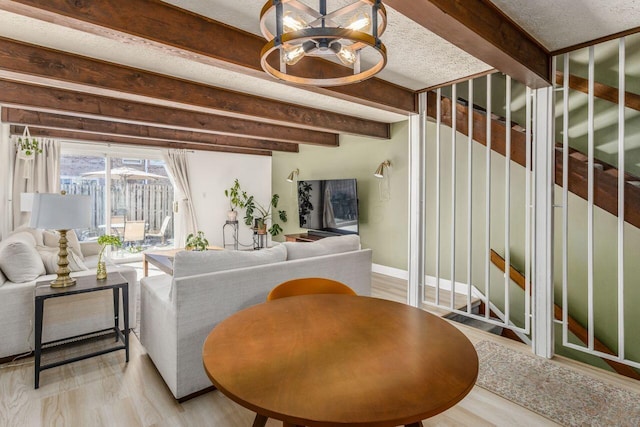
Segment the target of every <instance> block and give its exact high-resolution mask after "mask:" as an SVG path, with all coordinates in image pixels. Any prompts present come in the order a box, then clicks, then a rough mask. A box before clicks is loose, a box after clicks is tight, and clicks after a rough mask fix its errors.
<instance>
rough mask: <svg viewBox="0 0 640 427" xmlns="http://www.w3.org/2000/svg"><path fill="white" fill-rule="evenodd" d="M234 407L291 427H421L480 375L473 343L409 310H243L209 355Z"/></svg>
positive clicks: (344, 303) (318, 304) (294, 306)
mask: <svg viewBox="0 0 640 427" xmlns="http://www.w3.org/2000/svg"><path fill="white" fill-rule="evenodd" d="M202 358H203V363H204V368H205V371H206V372H207V375H208V376H209V378H210V379H211V381H212V382H213V384H214V385H215V386H216V387H217V388H218V389H219V390H220V391H221V392H222V393H224V394H225V395H226V396H227V397H229V398H230V399H231V400H233V401H235V402H237V403H239V404H240V405H242V406H244V407H246V408H249V409H251V410H252V411H254V412H256V413H257V416H256V420H255V422H254V426H259V425H262V426H263V425H264V423H266V420H267V418H274V419H277V420H281V421H282V422H283V425H284V426H309V427H315V426H322V427H328V426H368V427H391V426H398V425H403V424H404V425H407V426H420V425H421V420H423V419H426V418H429V417H432V416H434V415H436V414H439V413H441V412H443V411H445V410H447V409H449V408H451V407H452V406H453V405H455V404H456V403H458V402H459V401H460V400H462V399H463V398H464V397H465V396H466V395H467V394H468V393H469V392H470V391H471V389H472V388H473V386H474V384H475V381H476V378H477V375H478V356H477V354H476V351H475V348H474V347H473V345H472V344H471V342H470V341H469V340H468V339H467V338H466V337H465V336H464V335H463V334H462V333H461V332H460V331H459V330H458V329H456V328H455V327H454V326H452V325H450V324H449V323H448V322H446V321H445V320H442V319H441V318H439V317H437V316H434V315H432V314H430V313H427V312H425V311H423V310H420V309H418V308H415V307H411V306H408V305H405V304H400V303H396V302H392V301H388V300H383V299H378V298H370V297H361V296H349V295H305V296H295V297H289V298H283V299H278V300H274V301H269V302H266V303H262V304H258V305H256V306H253V307H250V308H247V309H245V310H242V311H240V312H238V313H236V314H234V315H232V316H231V317H229V318H227V319H226V320H224V321H223V322H221V323H219V324H218V325H217V326H216V327H215V328H214V329H213V330H212V331H211V333H210V334H209V336H208V337H207V339H206V341H205V343H204V347H203V353H202Z"/></svg>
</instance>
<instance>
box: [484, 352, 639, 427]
mask: <svg viewBox="0 0 640 427" xmlns="http://www.w3.org/2000/svg"><path fill="white" fill-rule="evenodd" d="M475 347H476V350H477V352H478V358H479V360H480V370H479V373H478V381H477V383H476V384H477V385H479V386H480V387H482V388H484V389H486V390H489V391H490V392H492V393H495V394H497V395H499V396H502V397H504V398H505V399H507V400H510V401H512V402H514V403H517V404H518V405H521V406H524V407H525V408H527V409H530V410H532V411H534V412H536V413H538V414H540V415H542V416H544V417H546V418H549V419H550V420H552V421H555V422H557V423H559V424H562V425H565V426H594V427H595V426H607V427H610V426H625V427H626V426H640V394H639V393H633V392H630V391H628V390H625V389H622V388H619V387H615V386H612V385H610V384H607V383H605V382H603V381H600V380H597V379H594V378H591V377H589V376H587V375H584V374H581V373H578V372H575V371H573V370H571V369H568V368H564V367H560V366H557V365H556V364H554V363H552V362H549V361H547V360H545V359H543V358H540V357H536V356H534V355H528V354H524V353H520V352H518V351H516V350H512V349H510V348H508V347H505V346H502V345H500V344H496V343H494V342H491V341H480V342H479V343H477V344H476V345H475ZM639 387H640V385H639ZM639 389H640V388H639Z"/></svg>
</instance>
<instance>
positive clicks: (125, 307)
mask: <svg viewBox="0 0 640 427" xmlns="http://www.w3.org/2000/svg"><path fill="white" fill-rule="evenodd" d="M122 311H123V313H124V352H125V361H126V362H129V286H123V287H122Z"/></svg>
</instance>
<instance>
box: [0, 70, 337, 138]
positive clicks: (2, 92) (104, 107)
mask: <svg viewBox="0 0 640 427" xmlns="http://www.w3.org/2000/svg"><path fill="white" fill-rule="evenodd" d="M0 103H2V104H5V105H6V106H17V107H25V108H27V109H36V110H42V111H49V112H54V113H55V112H66V113H71V114H74V115H78V116H85V117H94V118H98V119H104V118H105V117H109V118H111V119H115V120H117V121H122V122H125V123H139V124H151V125H156V126H162V127H169V128H176V129H186V130H192V131H197V132H205V133H214V134H220V135H231V136H237V137H243V138H255V139H265V140H270V141H284V142H292V143H300V144H316V145H323V146H331V147H335V146H337V145H338V135H336V134H332V133H328V132H319V131H313V130H307V129H300V128H292V127H286V126H279V125H272V124H269V123H260V122H255V121H250V120H243V119H236V118H233V117H223V116H217V115H214V114H208V113H201V112H196V111H188V110H179V109H175V108H169V107H161V106H157V105H150V104H144V103H141V102H135V101H128V100H123V99H115V98H110V97H106V96H98V95H91V94H83V93H77V92H73V91H68V90H63V89H54V88H48V87H42V86H37V85H31V84H25V83H17V82H13V81H8V80H2V79H0Z"/></svg>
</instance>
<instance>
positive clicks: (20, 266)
mask: <svg viewBox="0 0 640 427" xmlns="http://www.w3.org/2000/svg"><path fill="white" fill-rule="evenodd" d="M72 239H73V237H71V238H70V239H69V240H70V247H71V250H72V251H73V256H71V255H70V256H71V257H73V259H71V258H70V267H71V268H72V270H73V272H72V273H71V276H74V277H77V276H86V275H91V274H96V270H95V266H96V265H97V258H98V250H99V249H100V247H99V245H97V244H96V243H88V244H84V243H82V242H78V241H77V239H73V241H72ZM57 242H58V240H57V235H56V234H55V233H53V232H50V233H47V232H44V233H43V232H42V231H41V230H34V229H29V228H24V229H22V230H17V231H16V232H14V233H13V234H11V235H10V236H8V237H7V238H6V239H3V240H2V241H1V242H0V324H1V325H2V328H0V359H6V358H8V357H13V356H17V355H21V354H26V353H29V352H31V351H32V350H33V348H34V292H35V285H36V282H38V281H41V280H53V279H55V278H56V274H55V272H54V273H51V272H52V271H55V270H57V253H58V248H57ZM108 271H109V272H115V271H119V272H120V273H122V275H123V276H124V277H125V279H126V280H127V282H128V283H129V301H130V304H129V325H135V324H136V305H135V301H136V299H137V295H138V284H137V278H136V271H135V269H133V268H131V267H127V266H109V267H108ZM119 318H120V319H123V315H122V306H121V307H120V317H119ZM112 326H113V297H112V293H111V292H110V291H104V292H90V293H85V294H79V295H71V296H67V297H64V298H52V299H49V300H47V302H46V303H45V306H44V323H43V334H42V339H43V341H44V342H48V341H53V340H58V339H62V338H66V337H71V336H76V335H80V334H84V333H88V332H92V331H96V330H101V329H106V328H109V327H112ZM121 327H122V325H121Z"/></svg>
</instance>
